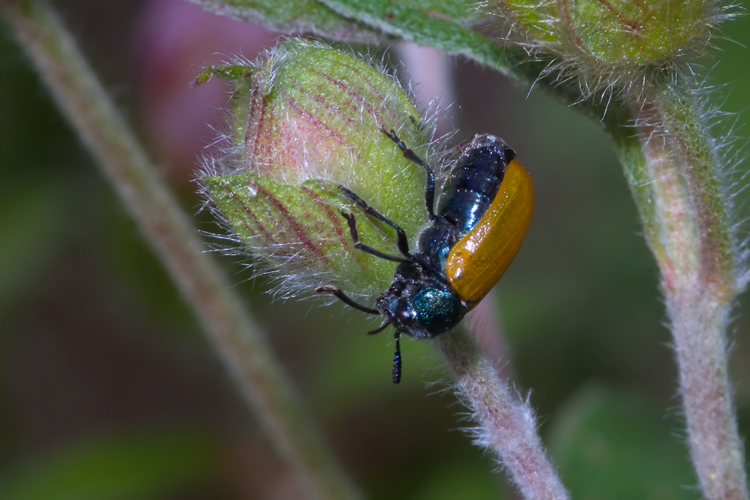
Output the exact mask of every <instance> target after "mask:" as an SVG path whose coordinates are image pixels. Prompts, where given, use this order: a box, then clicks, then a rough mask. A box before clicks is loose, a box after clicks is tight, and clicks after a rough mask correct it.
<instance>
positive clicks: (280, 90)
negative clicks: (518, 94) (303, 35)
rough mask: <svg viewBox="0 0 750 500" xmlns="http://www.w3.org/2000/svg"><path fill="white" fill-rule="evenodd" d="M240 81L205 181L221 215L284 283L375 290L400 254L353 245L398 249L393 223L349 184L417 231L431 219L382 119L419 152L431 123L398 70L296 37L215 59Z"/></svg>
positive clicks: (419, 181)
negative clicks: (353, 227) (257, 52)
mask: <svg viewBox="0 0 750 500" xmlns="http://www.w3.org/2000/svg"><path fill="white" fill-rule="evenodd" d="M213 75H218V76H222V77H225V78H229V79H231V80H232V81H233V83H234V86H235V88H234V92H233V97H232V101H231V105H232V117H231V124H230V127H231V128H230V133H229V135H228V137H227V140H228V141H230V142H231V143H232V146H231V148H230V150H229V151H228V152H227V154H226V155H225V156H224V157H223V158H220V159H212V160H209V161H207V162H206V163H207V166H206V169H205V173H204V176H203V177H202V182H203V184H204V186H205V190H206V193H207V195H208V196H209V197H210V198H211V200H212V201H213V203H214V205H215V207H216V208H217V209H218V211H219V215H220V216H221V217H222V218H223V219H224V220H225V222H226V223H227V225H228V226H229V227H230V228H231V230H232V231H233V232H234V234H235V239H236V240H238V241H239V242H241V243H242V244H243V245H244V247H245V248H247V249H249V250H250V252H251V254H252V255H253V256H254V257H256V258H257V260H258V261H260V262H261V263H262V264H263V265H264V268H265V269H266V270H268V271H270V272H271V273H274V274H275V275H276V276H277V277H278V278H280V281H279V285H280V288H281V290H282V291H283V292H285V293H296V292H299V291H301V290H303V289H306V288H311V287H314V286H318V285H322V284H326V283H333V284H335V285H337V286H339V287H340V288H342V289H344V290H346V291H348V292H350V293H353V294H355V295H365V296H374V295H377V294H379V293H382V291H383V290H384V289H385V288H387V286H388V284H389V283H390V282H391V281H392V279H393V272H394V267H395V264H394V263H393V262H389V261H386V260H383V259H378V258H375V257H373V256H371V255H368V254H365V253H363V252H361V251H358V250H356V249H355V248H354V244H353V241H352V238H351V235H350V229H349V227H348V225H347V221H346V219H345V218H344V216H343V215H342V213H353V214H354V215H355V217H356V220H357V229H358V231H359V236H360V239H361V240H362V241H363V242H366V244H367V245H370V246H373V247H375V248H376V249H378V250H380V251H382V252H386V253H391V254H398V249H397V247H396V245H395V241H396V234H395V231H394V230H393V229H392V228H391V227H390V226H388V225H386V224H383V223H381V222H379V221H377V220H374V219H373V218H372V217H369V216H367V215H366V214H365V211H364V208H363V207H362V206H361V205H359V204H358V203H356V202H355V201H354V200H353V199H352V198H351V197H350V196H347V195H345V193H344V191H343V190H342V189H340V187H339V186H340V185H341V186H344V187H346V188H348V189H349V190H351V191H352V192H354V193H356V194H357V195H359V196H360V197H361V198H362V199H363V200H365V201H366V202H367V203H368V204H369V205H370V206H372V207H373V208H376V209H377V210H378V211H380V212H381V213H383V214H384V215H385V216H387V217H388V218H390V219H391V220H394V221H397V223H398V224H399V225H400V226H401V227H403V228H404V229H405V230H406V232H407V234H408V235H410V236H415V235H417V234H418V233H419V230H420V228H421V227H422V226H423V225H424V224H425V223H426V222H427V213H426V211H425V208H424V185H425V184H424V183H425V172H424V171H423V170H422V169H421V168H419V167H418V166H416V165H414V164H413V163H411V162H409V161H408V160H406V159H405V158H404V157H403V153H402V152H401V150H400V149H399V148H398V147H397V146H396V144H394V143H393V142H392V141H391V140H390V139H389V138H388V137H386V136H385V135H384V134H383V133H382V131H381V130H382V129H385V130H390V129H394V130H396V131H397V133H398V134H399V136H400V137H401V138H402V139H403V141H404V142H405V143H406V144H408V145H409V147H410V148H413V149H415V151H417V152H418V153H419V154H422V155H424V154H425V153H426V144H427V142H428V141H427V135H428V132H427V127H426V126H425V125H424V124H423V122H422V119H421V118H420V115H419V113H418V112H417V110H416V108H415V107H414V105H413V104H412V102H411V100H410V99H409V97H408V96H407V94H406V93H405V92H404V91H403V89H401V87H399V85H398V84H397V83H396V82H395V81H394V79H393V78H391V77H390V76H388V75H386V74H384V73H383V72H381V71H380V70H378V69H376V68H374V67H373V66H371V65H370V64H368V63H366V62H364V61H361V60H359V59H357V58H355V57H353V56H351V55H348V54H345V53H342V52H340V51H337V50H334V49H331V48H329V47H327V46H324V45H322V44H320V43H313V42H308V41H303V40H299V39H290V40H287V41H286V42H284V43H283V44H281V45H280V46H278V47H277V48H276V49H274V50H273V51H272V52H270V53H268V54H266V56H265V57H264V58H263V59H262V60H261V61H259V62H256V63H253V64H250V63H247V62H240V63H236V64H233V65H228V66H223V67H218V68H217V67H212V68H208V69H206V70H205V71H204V72H203V73H201V75H200V76H199V77H198V80H197V82H198V83H201V82H203V81H206V80H208V79H209V78H210V77H211V76H213Z"/></svg>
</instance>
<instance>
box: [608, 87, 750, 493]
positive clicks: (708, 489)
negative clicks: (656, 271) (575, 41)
mask: <svg viewBox="0 0 750 500" xmlns="http://www.w3.org/2000/svg"><path fill="white" fill-rule="evenodd" d="M650 81H651V84H650V87H648V88H647V89H646V90H645V92H644V93H643V94H642V95H640V96H638V97H637V98H633V99H632V100H631V102H630V103H629V104H630V111H631V113H632V114H631V115H630V116H631V117H632V119H631V120H628V119H627V116H626V115H627V112H626V111H625V110H620V111H619V112H618V113H619V116H617V115H616V114H615V115H613V116H610V117H609V118H608V121H607V123H606V126H607V128H608V131H609V133H610V134H611V135H612V137H613V138H614V140H615V144H616V149H617V151H618V154H619V156H620V160H621V162H622V164H623V166H624V168H625V174H626V178H627V179H628V182H629V184H630V188H631V190H632V192H633V196H634V198H635V200H636V204H637V206H638V209H639V211H640V214H641V219H642V221H643V225H644V228H645V234H646V239H647V241H648V244H649V246H650V247H651V250H652V251H653V252H654V256H655V257H656V261H657V263H658V264H659V267H660V269H661V284H662V289H663V290H664V294H665V302H666V306H667V314H668V316H669V320H670V327H671V330H672V334H673V336H674V349H675V353H676V357H677V364H678V370H679V382H680V395H681V396H682V402H683V411H684V414H685V420H686V422H687V430H688V442H689V443H688V444H689V447H690V453H691V456H692V459H693V464H694V467H695V470H696V473H697V475H698V479H699V482H700V485H701V488H702V490H703V494H704V498H706V499H708V500H718V499H747V498H748V490H747V482H746V481H747V480H746V477H745V471H744V464H743V457H744V453H743V446H742V442H741V440H740V437H739V434H738V431H737V422H736V419H735V416H734V409H733V405H732V394H731V389H730V387H731V386H730V383H729V376H728V371H727V358H728V356H727V338H726V329H727V324H728V318H729V313H730V310H731V306H732V301H733V300H734V298H735V297H736V295H737V293H738V292H739V290H740V289H741V288H742V286H743V283H742V277H741V273H740V271H739V270H738V268H739V263H738V260H739V257H738V256H739V251H738V246H737V244H736V237H735V235H734V234H733V230H732V225H731V218H730V215H729V205H728V195H727V193H726V191H725V189H724V183H723V182H722V178H721V170H720V167H721V165H720V158H719V155H718V154H717V152H716V146H715V144H714V140H713V139H712V138H711V137H710V135H709V134H708V130H707V127H706V124H705V120H704V119H703V117H702V116H701V114H700V105H699V103H698V102H697V100H696V98H695V96H694V95H693V94H692V93H691V89H690V87H689V86H688V85H687V84H686V83H685V82H684V81H682V79H681V78H679V77H678V76H675V75H673V74H666V75H665V74H658V75H655V76H654V78H652V79H651V80H650ZM629 121H630V123H635V133H633V130H634V129H633V128H624V127H623V125H624V124H626V123H628V122H629Z"/></svg>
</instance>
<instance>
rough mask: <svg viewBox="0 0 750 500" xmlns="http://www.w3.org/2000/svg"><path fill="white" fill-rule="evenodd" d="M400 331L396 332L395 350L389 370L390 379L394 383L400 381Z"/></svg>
mask: <svg viewBox="0 0 750 500" xmlns="http://www.w3.org/2000/svg"><path fill="white" fill-rule="evenodd" d="M400 336H401V332H396V335H395V338H396V352H395V354H394V355H393V371H392V372H391V380H393V383H394V384H398V383H399V382H401V343H400V342H399V337H400Z"/></svg>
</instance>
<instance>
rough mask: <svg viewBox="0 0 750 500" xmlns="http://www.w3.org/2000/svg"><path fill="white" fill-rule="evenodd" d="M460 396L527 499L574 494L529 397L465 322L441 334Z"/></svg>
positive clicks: (556, 499) (554, 499)
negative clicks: (515, 389)
mask: <svg viewBox="0 0 750 500" xmlns="http://www.w3.org/2000/svg"><path fill="white" fill-rule="evenodd" d="M435 344H436V345H437V348H438V349H439V350H440V352H441V354H442V355H443V358H444V359H445V362H446V363H447V364H448V366H449V367H450V369H451V370H452V372H453V374H454V376H455V379H456V380H455V385H456V387H457V389H458V396H459V398H461V399H463V401H464V402H465V404H466V405H467V406H468V407H469V408H470V410H471V412H472V416H473V418H474V419H475V420H476V421H477V423H478V424H479V427H478V428H477V429H476V430H475V432H476V435H477V444H480V445H482V446H485V447H486V448H488V449H490V450H492V451H493V452H494V453H495V454H496V455H497V457H498V459H499V461H500V463H501V464H502V465H503V467H504V468H505V469H506V470H507V472H508V474H509V476H510V478H511V480H512V481H513V483H514V484H515V485H516V486H517V487H518V490H519V491H520V493H521V496H522V497H523V498H524V499H526V500H542V499H543V500H562V499H567V498H570V496H569V494H568V492H567V491H566V490H565V487H564V486H563V484H562V482H561V481H560V478H559V477H558V475H557V473H556V471H555V469H554V467H553V466H552V463H551V462H550V461H549V459H548V458H547V456H546V454H545V451H544V447H543V446H542V440H541V439H540V438H539V435H538V434H537V429H536V421H535V419H534V414H533V411H532V409H531V407H530V406H529V404H528V402H527V401H522V400H519V399H518V398H517V397H516V396H514V395H513V393H512V391H511V388H510V387H509V386H508V384H507V383H505V382H503V381H502V380H500V378H499V377H498V375H497V369H496V368H495V366H494V365H493V364H492V363H491V362H490V361H489V360H488V359H487V358H485V357H484V356H482V354H481V353H480V350H479V346H477V344H476V342H475V341H474V340H473V338H472V336H471V335H470V333H469V332H468V330H467V328H466V327H465V326H459V327H458V328H457V329H456V330H454V331H453V332H451V333H447V334H445V335H441V336H439V337H437V338H436V339H435Z"/></svg>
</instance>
